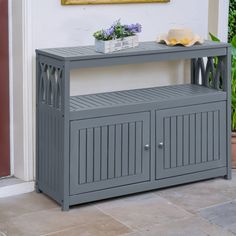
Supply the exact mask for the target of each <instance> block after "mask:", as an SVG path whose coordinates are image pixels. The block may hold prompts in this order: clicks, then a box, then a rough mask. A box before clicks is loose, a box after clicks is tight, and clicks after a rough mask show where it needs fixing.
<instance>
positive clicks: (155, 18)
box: [12, 0, 208, 180]
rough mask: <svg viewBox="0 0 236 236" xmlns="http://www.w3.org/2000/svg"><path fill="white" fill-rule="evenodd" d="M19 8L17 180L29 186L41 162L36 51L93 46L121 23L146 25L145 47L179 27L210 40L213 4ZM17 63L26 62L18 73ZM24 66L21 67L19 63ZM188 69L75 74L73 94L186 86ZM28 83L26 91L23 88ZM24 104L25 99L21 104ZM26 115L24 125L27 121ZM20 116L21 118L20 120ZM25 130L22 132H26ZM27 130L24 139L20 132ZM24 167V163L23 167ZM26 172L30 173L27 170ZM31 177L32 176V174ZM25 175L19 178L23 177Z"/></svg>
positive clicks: (49, 1)
mask: <svg viewBox="0 0 236 236" xmlns="http://www.w3.org/2000/svg"><path fill="white" fill-rule="evenodd" d="M12 1H13V4H12V5H13V8H14V7H15V10H17V8H16V6H17V4H19V2H20V3H22V4H23V8H24V9H23V14H24V16H23V17H22V19H21V20H22V22H20V19H19V21H18V20H16V21H14V22H13V27H12V30H13V31H14V30H16V29H18V28H19V25H21V24H23V25H24V27H22V30H23V32H22V31H20V32H19V35H14V38H13V45H14V44H15V45H16V42H17V40H19V39H18V37H21V38H22V40H23V42H22V43H21V42H20V45H18V46H19V47H22V48H23V49H24V50H23V52H22V53H23V55H22V57H21V55H19V52H20V50H18V51H15V50H14V51H13V54H12V57H13V59H16V60H14V64H13V84H15V86H13V87H14V91H13V94H14V98H13V101H14V102H13V104H14V107H13V110H14V117H15V121H14V122H15V123H14V130H15V131H14V146H16V147H17V146H21V143H22V142H24V144H23V146H24V148H23V150H20V149H15V153H14V157H13V158H14V159H15V160H17V161H18V162H19V163H20V164H19V165H15V171H14V172H15V174H16V175H17V176H18V177H20V178H22V179H25V180H31V179H32V178H33V175H32V174H31V173H32V170H33V166H34V158H35V123H34V122H35V49H36V48H47V47H60V46H63V47H64V46H78V45H87V44H93V42H94V39H93V37H92V33H93V32H94V31H96V30H98V29H100V28H102V27H108V26H109V25H110V24H111V23H113V22H114V21H115V20H117V19H121V21H122V22H124V23H136V22H139V23H141V24H142V25H143V32H142V33H141V34H140V41H151V40H155V39H156V37H157V35H158V34H160V33H163V32H166V31H167V30H168V29H169V28H173V27H189V28H192V29H193V30H194V31H195V32H196V33H198V34H200V35H201V36H202V37H204V38H207V34H208V1H206V0H178V1H176V0H171V2H170V3H167V4H154V3H153V4H125V5H90V6H61V4H60V0H34V1H32V0H12ZM18 9H19V11H20V8H18ZM17 58H23V60H22V64H20V65H21V66H22V67H23V72H22V71H21V70H22V69H21V68H18V66H17V65H18V64H17V60H18V59H17ZM19 62H20V63H21V61H19ZM188 67H189V66H188V63H183V62H176V61H174V62H169V63H165V62H160V63H149V64H143V65H124V66H114V67H110V68H93V69H89V70H87V69H86V70H84V69H83V70H82V69H81V70H79V71H73V72H72V81H71V82H72V83H71V94H72V95H75V94H87V93H94V92H102V91H112V90H122V89H129V88H139V87H150V86H157V85H167V84H172V83H182V82H185V81H188V80H189V73H188V70H187V69H186V68H188ZM19 81H22V83H23V85H24V86H19V87H18V86H17V83H19ZM19 98H23V101H22V99H19ZM22 111H23V120H22ZM18 113H19V114H18ZM21 126H22V127H21ZM21 129H22V130H23V131H22V133H20V132H18V131H19V130H21ZM20 161H21V162H20ZM22 166H24V168H25V169H24V173H23V174H22V173H21V171H20V170H22V168H23V167H22ZM26 172H27V173H26ZM18 173H19V174H18Z"/></svg>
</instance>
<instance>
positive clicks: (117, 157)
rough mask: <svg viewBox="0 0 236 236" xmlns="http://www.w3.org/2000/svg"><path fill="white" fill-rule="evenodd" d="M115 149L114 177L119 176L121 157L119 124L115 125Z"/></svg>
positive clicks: (120, 172) (120, 173)
mask: <svg viewBox="0 0 236 236" xmlns="http://www.w3.org/2000/svg"><path fill="white" fill-rule="evenodd" d="M115 133H116V138H115V140H116V144H115V146H116V149H115V177H116V178H118V177H121V175H122V171H121V161H122V160H121V158H122V152H121V151H122V145H121V144H122V137H121V124H117V125H116V131H115Z"/></svg>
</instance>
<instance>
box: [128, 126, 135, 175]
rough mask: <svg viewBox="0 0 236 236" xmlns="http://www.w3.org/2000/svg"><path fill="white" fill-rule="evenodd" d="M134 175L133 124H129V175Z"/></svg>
mask: <svg viewBox="0 0 236 236" xmlns="http://www.w3.org/2000/svg"><path fill="white" fill-rule="evenodd" d="M134 173H135V123H134V122H131V123H129V175H134Z"/></svg>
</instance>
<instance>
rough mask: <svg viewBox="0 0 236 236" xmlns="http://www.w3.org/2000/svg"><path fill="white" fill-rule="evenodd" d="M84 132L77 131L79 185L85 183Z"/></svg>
mask: <svg viewBox="0 0 236 236" xmlns="http://www.w3.org/2000/svg"><path fill="white" fill-rule="evenodd" d="M86 142H87V138H86V130H85V129H83V130H80V131H79V183H80V184H84V183H86V181H87V178H86V175H87V174H86V173H87V167H86V153H87V150H86Z"/></svg>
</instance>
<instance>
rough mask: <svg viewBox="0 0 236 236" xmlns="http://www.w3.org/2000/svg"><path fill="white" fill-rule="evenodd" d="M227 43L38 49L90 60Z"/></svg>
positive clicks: (188, 49) (60, 56)
mask: <svg viewBox="0 0 236 236" xmlns="http://www.w3.org/2000/svg"><path fill="white" fill-rule="evenodd" d="M228 46H229V44H227V43H218V42H212V41H205V42H204V44H202V45H194V46H192V47H183V46H175V47H169V46H166V45H164V44H159V43H157V42H153V41H151V42H141V43H140V44H139V46H138V47H135V48H130V49H126V50H122V51H117V52H113V53H108V54H103V53H99V52H96V51H95V48H94V46H80V47H66V48H49V49H41V50H36V51H37V53H38V54H41V55H46V56H49V57H53V58H57V59H60V60H88V59H96V58H109V57H121V56H133V55H145V54H156V53H173V52H187V51H193V50H203V49H212V48H225V47H228Z"/></svg>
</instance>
